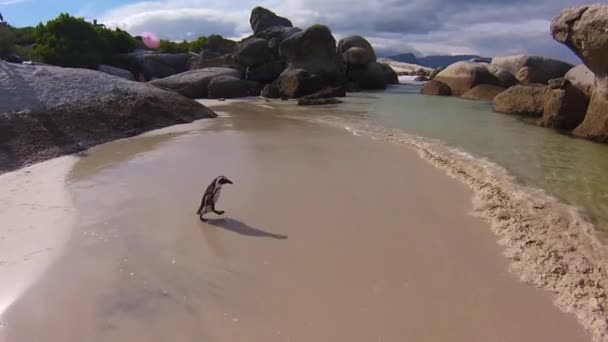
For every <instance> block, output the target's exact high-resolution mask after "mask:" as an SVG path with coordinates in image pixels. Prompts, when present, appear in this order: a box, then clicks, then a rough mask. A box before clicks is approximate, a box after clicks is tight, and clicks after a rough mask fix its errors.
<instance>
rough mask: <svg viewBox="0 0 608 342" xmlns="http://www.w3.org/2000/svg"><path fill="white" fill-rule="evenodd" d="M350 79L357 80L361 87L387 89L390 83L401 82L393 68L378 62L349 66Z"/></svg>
mask: <svg viewBox="0 0 608 342" xmlns="http://www.w3.org/2000/svg"><path fill="white" fill-rule="evenodd" d="M348 79H350V80H352V81H354V82H357V83H358V84H359V86H360V87H361V89H385V88H386V86H387V85H389V84H399V76H397V73H396V72H395V71H394V70H393V68H391V67H390V66H389V65H386V64H383V63H378V62H373V63H369V64H367V65H364V66H359V67H352V68H349V70H348Z"/></svg>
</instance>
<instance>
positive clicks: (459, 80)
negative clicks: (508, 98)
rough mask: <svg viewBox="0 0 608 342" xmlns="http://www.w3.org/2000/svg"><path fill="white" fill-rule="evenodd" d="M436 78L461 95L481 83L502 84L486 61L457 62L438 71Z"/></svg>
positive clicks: (454, 92)
mask: <svg viewBox="0 0 608 342" xmlns="http://www.w3.org/2000/svg"><path fill="white" fill-rule="evenodd" d="M433 79H434V80H437V81H441V82H443V83H445V84H447V85H448V86H449V87H450V89H452V95H455V96H460V95H462V94H464V93H466V92H467V91H469V90H471V89H473V88H474V87H475V86H478V85H480V84H493V85H500V82H499V80H498V79H497V78H496V76H494V75H492V73H491V72H490V71H489V70H488V68H487V65H486V64H484V63H476V62H464V61H461V62H456V63H454V64H451V65H450V66H448V67H447V68H445V69H444V70H443V71H441V72H440V73H438V74H437V75H436V76H435V78H433Z"/></svg>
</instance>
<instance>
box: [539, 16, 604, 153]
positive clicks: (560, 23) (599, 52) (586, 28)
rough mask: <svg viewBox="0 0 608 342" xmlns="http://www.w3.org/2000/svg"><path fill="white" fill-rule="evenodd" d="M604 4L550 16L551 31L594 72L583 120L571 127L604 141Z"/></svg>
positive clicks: (591, 137)
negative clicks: (576, 125) (551, 18)
mask: <svg viewBox="0 0 608 342" xmlns="http://www.w3.org/2000/svg"><path fill="white" fill-rule="evenodd" d="M606 27H608V5H605V4H604V5H600V4H598V5H590V6H581V7H574V8H568V9H565V10H564V11H562V13H561V14H560V15H559V16H557V17H556V18H555V19H553V21H552V23H551V34H552V35H553V38H555V39H556V40H557V41H559V42H561V43H563V44H565V45H566V46H567V47H569V48H570V49H571V50H572V51H574V53H576V54H577V55H578V56H579V57H580V58H581V59H582V60H583V63H585V65H586V66H587V67H588V68H589V70H590V71H591V72H593V73H594V74H595V84H594V88H593V90H592V91H591V101H590V103H589V108H588V109H587V114H586V115H585V120H584V121H583V122H582V123H581V125H580V126H578V127H577V128H576V129H575V130H574V132H573V133H574V134H575V135H576V136H579V137H583V138H587V139H592V140H595V141H599V142H608V58H606V56H608V34H607V33H606Z"/></svg>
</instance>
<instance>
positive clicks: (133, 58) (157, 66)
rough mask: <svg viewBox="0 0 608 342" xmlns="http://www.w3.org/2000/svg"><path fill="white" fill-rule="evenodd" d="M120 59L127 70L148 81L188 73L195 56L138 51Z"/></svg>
mask: <svg viewBox="0 0 608 342" xmlns="http://www.w3.org/2000/svg"><path fill="white" fill-rule="evenodd" d="M119 58H120V59H121V63H120V65H121V66H123V65H124V66H125V69H128V70H130V71H131V72H133V74H134V75H136V76H139V75H140V74H142V75H143V76H144V78H145V79H146V80H151V79H154V78H164V77H169V76H171V75H175V74H179V73H182V72H184V71H188V70H189V69H190V65H191V63H192V60H193V59H194V58H195V56H194V55H193V54H189V53H156V52H147V51H146V52H142V51H138V52H132V53H128V54H124V55H121V56H120V57H119ZM137 78H139V77H137Z"/></svg>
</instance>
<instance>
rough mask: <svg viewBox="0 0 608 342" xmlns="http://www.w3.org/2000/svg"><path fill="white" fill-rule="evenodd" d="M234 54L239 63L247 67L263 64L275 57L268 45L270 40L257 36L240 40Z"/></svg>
mask: <svg viewBox="0 0 608 342" xmlns="http://www.w3.org/2000/svg"><path fill="white" fill-rule="evenodd" d="M233 56H234V60H235V61H236V62H237V63H239V64H240V65H243V66H245V67H251V66H256V65H262V64H265V63H268V62H270V61H272V60H273V58H274V56H273V54H272V51H271V50H270V47H268V41H267V40H265V39H262V38H255V37H252V38H249V39H247V40H244V41H242V42H240V43H239V44H238V45H237V47H236V50H235V51H234V54H233Z"/></svg>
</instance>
